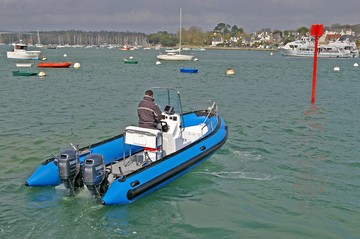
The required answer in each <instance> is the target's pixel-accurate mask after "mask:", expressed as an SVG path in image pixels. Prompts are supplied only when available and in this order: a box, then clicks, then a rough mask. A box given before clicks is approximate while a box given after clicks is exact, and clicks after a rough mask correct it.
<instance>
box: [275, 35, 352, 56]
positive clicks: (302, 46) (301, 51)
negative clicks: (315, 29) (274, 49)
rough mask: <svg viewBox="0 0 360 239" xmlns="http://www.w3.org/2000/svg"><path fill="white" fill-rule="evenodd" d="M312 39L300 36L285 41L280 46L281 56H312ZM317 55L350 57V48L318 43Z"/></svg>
mask: <svg viewBox="0 0 360 239" xmlns="http://www.w3.org/2000/svg"><path fill="white" fill-rule="evenodd" d="M314 49H315V45H314V41H313V39H312V38H310V37H302V38H301V39H300V40H296V41H293V42H289V43H287V44H286V45H285V46H283V47H280V49H279V50H280V52H281V54H282V55H283V56H296V57H314ZM318 57H324V58H349V57H352V55H351V52H350V50H346V49H345V48H344V47H342V46H335V45H330V44H320V45H319V46H318Z"/></svg>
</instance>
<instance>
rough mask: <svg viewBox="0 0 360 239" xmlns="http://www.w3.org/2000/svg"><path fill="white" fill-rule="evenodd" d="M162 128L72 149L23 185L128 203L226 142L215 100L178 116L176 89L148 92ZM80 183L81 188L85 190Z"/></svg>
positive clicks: (110, 202)
mask: <svg viewBox="0 0 360 239" xmlns="http://www.w3.org/2000/svg"><path fill="white" fill-rule="evenodd" d="M152 90H153V92H154V96H155V99H156V102H157V104H158V105H159V106H160V108H161V109H164V110H163V112H162V118H163V120H162V122H161V127H159V128H161V129H159V130H158V129H148V128H141V127H138V126H128V127H126V128H125V130H124V133H123V134H121V135H118V136H115V137H113V138H110V139H107V140H104V141H102V142H99V143H95V144H92V145H89V146H87V147H82V148H76V147H74V146H73V145H72V144H71V147H69V148H68V149H64V150H62V151H60V153H59V155H58V156H54V157H52V158H49V159H48V160H46V161H45V162H43V163H42V164H41V165H40V166H39V167H38V168H37V169H36V171H35V172H34V173H33V174H32V175H31V176H30V178H29V179H28V180H27V181H26V183H25V185H26V186H55V185H59V184H61V183H63V184H64V186H65V188H66V192H67V194H68V195H75V194H76V193H77V192H78V191H79V190H80V189H81V188H83V187H85V186H86V188H87V189H88V190H89V193H90V194H91V195H93V196H95V197H98V198H101V202H102V204H103V205H113V204H127V203H131V202H133V201H135V200H137V199H139V198H141V197H143V196H145V195H147V194H149V193H151V192H153V191H155V190H157V189H159V188H161V187H163V186H165V185H166V184H168V183H170V182H172V181H173V180H175V179H176V178H178V177H180V176H181V175H183V174H185V173H186V172H188V171H190V170H191V169H193V168H195V167H196V166H198V165H199V164H201V163H202V162H204V161H205V160H207V159H208V158H209V157H210V156H211V155H213V154H214V153H215V152H216V150H218V149H219V148H220V147H221V146H222V145H223V144H224V143H225V142H226V140H227V136H228V129H227V126H226V123H225V121H224V120H223V118H222V117H221V116H220V115H219V114H218V111H217V105H216V103H215V102H214V101H206V104H204V103H202V104H201V106H202V107H201V108H200V104H197V105H194V108H193V109H191V110H189V111H188V112H187V113H183V112H182V104H181V101H180V94H179V92H178V91H176V90H174V89H169V88H152ZM84 185H85V186H84Z"/></svg>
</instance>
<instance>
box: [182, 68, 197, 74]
mask: <svg viewBox="0 0 360 239" xmlns="http://www.w3.org/2000/svg"><path fill="white" fill-rule="evenodd" d="M180 72H182V73H197V72H198V69H195V68H180Z"/></svg>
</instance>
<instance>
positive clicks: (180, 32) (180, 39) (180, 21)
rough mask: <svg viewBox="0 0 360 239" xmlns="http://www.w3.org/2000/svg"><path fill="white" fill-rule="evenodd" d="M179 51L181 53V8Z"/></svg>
mask: <svg viewBox="0 0 360 239" xmlns="http://www.w3.org/2000/svg"><path fill="white" fill-rule="evenodd" d="M179 51H181V8H180V43H179Z"/></svg>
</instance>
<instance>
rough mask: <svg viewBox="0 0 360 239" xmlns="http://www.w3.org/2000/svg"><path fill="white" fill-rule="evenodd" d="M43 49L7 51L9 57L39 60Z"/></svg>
mask: <svg viewBox="0 0 360 239" xmlns="http://www.w3.org/2000/svg"><path fill="white" fill-rule="evenodd" d="M40 53H41V51H20V52H19V51H8V52H7V53H6V56H7V58H9V59H19V60H38V59H39V55H40Z"/></svg>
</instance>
